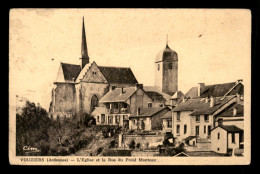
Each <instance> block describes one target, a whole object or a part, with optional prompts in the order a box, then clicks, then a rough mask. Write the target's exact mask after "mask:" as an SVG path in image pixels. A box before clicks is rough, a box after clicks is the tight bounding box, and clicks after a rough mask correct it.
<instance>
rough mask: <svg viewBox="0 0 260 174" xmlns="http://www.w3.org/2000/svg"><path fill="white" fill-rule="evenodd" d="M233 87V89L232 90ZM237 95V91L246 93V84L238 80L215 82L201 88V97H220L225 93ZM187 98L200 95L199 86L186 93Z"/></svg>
mask: <svg viewBox="0 0 260 174" xmlns="http://www.w3.org/2000/svg"><path fill="white" fill-rule="evenodd" d="M231 89H232V90H231ZM227 93H228V95H235V94H236V93H239V94H244V86H243V84H241V83H239V84H238V85H237V84H236V82H231V83H223V84H214V85H205V86H204V87H202V89H201V94H200V98H204V97H211V96H213V97H220V96H224V95H225V94H227ZM185 97H186V98H197V97H198V87H192V88H191V89H190V90H189V91H188V92H187V93H186V94H185Z"/></svg>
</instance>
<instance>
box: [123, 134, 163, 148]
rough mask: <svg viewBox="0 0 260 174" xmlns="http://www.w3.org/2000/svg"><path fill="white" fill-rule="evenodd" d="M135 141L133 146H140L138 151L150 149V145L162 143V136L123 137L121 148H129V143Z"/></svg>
mask: <svg viewBox="0 0 260 174" xmlns="http://www.w3.org/2000/svg"><path fill="white" fill-rule="evenodd" d="M132 140H134V141H135V145H137V144H138V143H139V144H140V149H148V148H151V144H153V143H157V142H163V140H164V135H163V134H160V135H123V136H122V146H123V147H124V148H129V144H130V143H131V141H132Z"/></svg>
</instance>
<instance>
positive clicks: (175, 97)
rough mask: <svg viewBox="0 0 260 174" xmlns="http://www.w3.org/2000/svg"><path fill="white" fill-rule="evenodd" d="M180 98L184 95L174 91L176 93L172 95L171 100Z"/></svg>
mask: <svg viewBox="0 0 260 174" xmlns="http://www.w3.org/2000/svg"><path fill="white" fill-rule="evenodd" d="M182 96H184V94H183V93H182V92H181V91H176V92H175V93H174V94H173V95H172V97H171V99H179V98H181V97H182Z"/></svg>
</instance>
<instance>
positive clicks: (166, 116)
mask: <svg viewBox="0 0 260 174" xmlns="http://www.w3.org/2000/svg"><path fill="white" fill-rule="evenodd" d="M169 118H170V119H172V111H168V112H167V113H166V114H165V115H164V116H162V119H169Z"/></svg>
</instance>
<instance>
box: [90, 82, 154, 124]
mask: <svg viewBox="0 0 260 174" xmlns="http://www.w3.org/2000/svg"><path fill="white" fill-rule="evenodd" d="M152 102H153V99H152V98H151V97H150V96H149V95H148V94H147V93H146V92H145V91H144V90H143V87H142V84H136V86H135V87H125V88H124V87H120V88H111V90H110V91H109V92H108V93H107V94H105V95H104V96H103V97H102V98H101V99H100V100H99V103H100V104H101V105H103V107H104V108H105V113H102V114H103V115H105V119H104V121H103V122H102V124H108V125H119V126H123V127H126V128H128V127H129V117H130V116H131V115H135V114H136V113H141V112H143V110H145V108H149V107H152ZM94 112H95V111H94Z"/></svg>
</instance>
